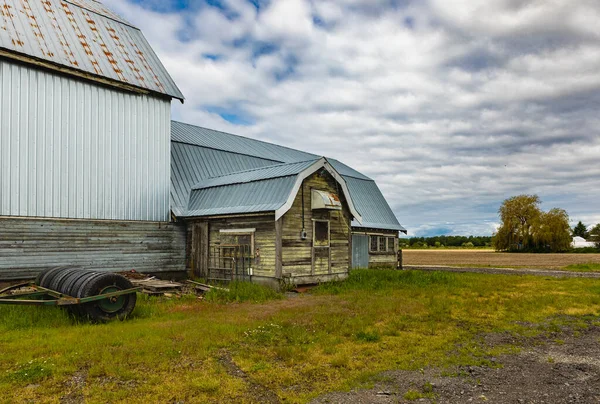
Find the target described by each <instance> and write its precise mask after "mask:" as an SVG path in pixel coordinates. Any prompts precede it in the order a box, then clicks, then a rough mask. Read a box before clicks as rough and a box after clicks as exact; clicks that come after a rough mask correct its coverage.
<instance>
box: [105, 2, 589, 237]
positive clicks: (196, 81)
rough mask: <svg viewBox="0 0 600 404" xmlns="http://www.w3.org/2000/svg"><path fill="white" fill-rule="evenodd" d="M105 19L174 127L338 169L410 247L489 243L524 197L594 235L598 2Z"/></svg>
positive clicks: (295, 6)
mask: <svg viewBox="0 0 600 404" xmlns="http://www.w3.org/2000/svg"><path fill="white" fill-rule="evenodd" d="M104 3H105V4H106V5H108V6H109V7H111V8H112V9H114V10H115V11H117V12H118V13H120V14H121V15H123V16H124V17H125V18H127V19H129V20H130V21H131V22H133V23H134V24H135V25H137V26H139V27H140V28H141V29H142V31H143V32H144V34H145V35H146V37H147V39H148V40H149V42H150V43H151V44H152V45H153V47H154V48H155V50H156V51H157V53H158V55H159V56H160V58H161V60H162V61H163V63H164V64H165V66H166V68H167V70H168V71H169V72H170V73H171V75H172V76H173V78H174V80H175V81H176V83H177V84H178V86H179V87H180V89H181V90H182V91H183V93H184V95H185V96H186V102H185V104H184V105H181V104H179V103H178V102H174V103H173V118H174V119H176V120H180V121H184V122H189V123H193V124H198V125H201V126H205V127H209V128H214V129H219V130H224V131H227V132H232V133H236V134H240V135H244V136H249V137H252V138H256V139H261V140H267V141H271V142H275V143H278V144H282V145H286V146H290V147H294V148H298V149H302V150H306V151H309V152H313V153H316V154H319V155H326V156H330V157H335V158H337V159H339V160H342V161H343V162H345V163H347V164H349V165H351V166H353V167H354V168H356V169H358V170H359V171H362V172H363V173H365V174H366V175H368V176H370V177H372V178H374V179H375V180H376V181H377V183H378V184H379V187H380V188H381V190H382V192H383V193H384V195H385V196H386V197H387V199H388V201H389V203H390V205H391V206H392V209H393V210H394V212H395V213H396V216H397V217H398V219H399V220H400V222H401V223H402V224H403V225H404V226H405V227H406V228H407V229H409V234H410V235H433V234H481V235H483V234H487V235H489V234H491V233H492V232H493V231H494V229H495V225H497V222H498V215H497V210H498V207H499V205H500V203H501V201H502V200H503V199H505V198H508V197H510V196H513V195H517V194H521V193H537V194H538V195H539V196H540V197H541V199H542V200H543V205H542V207H543V208H544V209H549V208H552V207H562V208H564V209H566V210H567V211H568V213H569V215H570V217H571V219H572V220H573V221H578V220H582V221H583V222H584V223H586V224H592V223H597V222H600V162H599V158H600V136H599V134H600V111H599V109H600V108H599V107H600V24H599V23H598V21H600V2H599V1H597V0H578V1H572V0H529V1H527V0H462V1H461V0H454V1H448V0H418V1H417V0H415V1H411V0H204V1H199V0H104Z"/></svg>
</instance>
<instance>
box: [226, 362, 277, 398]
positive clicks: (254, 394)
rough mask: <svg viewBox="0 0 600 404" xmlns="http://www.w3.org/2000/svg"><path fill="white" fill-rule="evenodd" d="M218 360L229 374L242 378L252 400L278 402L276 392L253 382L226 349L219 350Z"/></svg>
mask: <svg viewBox="0 0 600 404" xmlns="http://www.w3.org/2000/svg"><path fill="white" fill-rule="evenodd" d="M219 362H220V363H221V365H223V367H224V368H225V370H226V371H227V373H228V374H229V375H230V376H233V377H237V378H239V379H242V380H243V381H244V382H245V383H246V385H247V386H248V394H249V395H250V396H251V398H252V401H253V402H256V403H279V402H280V400H279V397H277V394H275V393H274V392H272V391H271V390H269V389H267V388H266V387H265V386H263V385H262V384H259V383H256V382H254V381H253V380H252V379H251V378H250V377H249V376H248V375H247V374H246V372H244V371H243V370H242V369H240V367H239V366H238V365H237V364H236V363H235V362H234V361H233V358H232V357H231V354H230V353H229V352H227V351H223V352H221V354H220V356H219Z"/></svg>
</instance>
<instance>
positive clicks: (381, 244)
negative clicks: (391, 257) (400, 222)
mask: <svg viewBox="0 0 600 404" xmlns="http://www.w3.org/2000/svg"><path fill="white" fill-rule="evenodd" d="M379 251H381V252H385V251H387V239H386V237H379Z"/></svg>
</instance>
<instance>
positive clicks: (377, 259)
mask: <svg viewBox="0 0 600 404" xmlns="http://www.w3.org/2000/svg"><path fill="white" fill-rule="evenodd" d="M376 235H385V236H387V237H394V249H393V250H392V251H387V252H369V268H373V267H376V268H377V267H379V268H381V267H391V268H395V267H396V264H397V259H398V257H397V253H398V232H397V231H393V230H388V231H386V230H378V232H377V233H376ZM370 243H371V239H370V238H369V245H370Z"/></svg>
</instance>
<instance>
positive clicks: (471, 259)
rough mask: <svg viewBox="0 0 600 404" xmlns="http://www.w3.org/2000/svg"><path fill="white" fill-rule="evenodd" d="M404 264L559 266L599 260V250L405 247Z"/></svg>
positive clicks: (550, 267) (599, 261)
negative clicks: (548, 251)
mask: <svg viewBox="0 0 600 404" xmlns="http://www.w3.org/2000/svg"><path fill="white" fill-rule="evenodd" d="M402 258H403V262H404V264H405V265H444V266H457V265H466V266H473V267H525V268H541V269H559V268H562V267H565V266H567V265H573V264H585V263H589V262H594V263H600V254H527V253H512V254H511V253H501V252H495V251H491V250H443V249H440V250H402Z"/></svg>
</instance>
